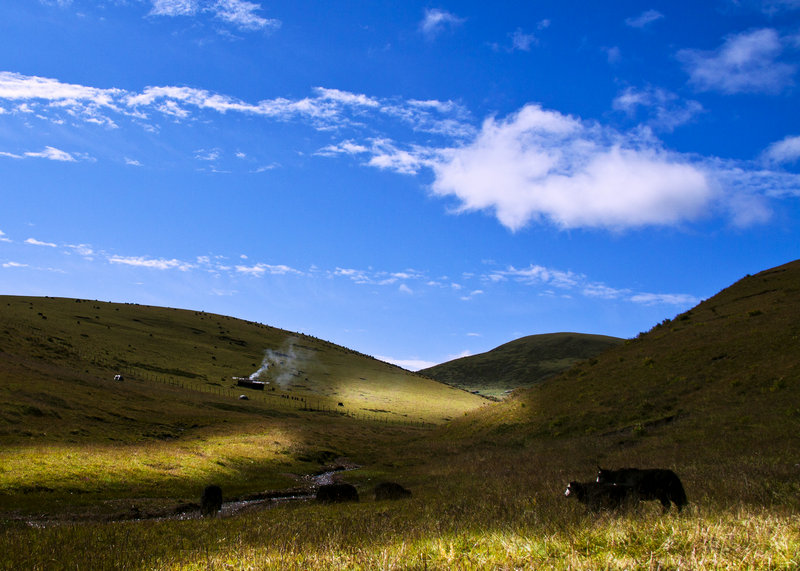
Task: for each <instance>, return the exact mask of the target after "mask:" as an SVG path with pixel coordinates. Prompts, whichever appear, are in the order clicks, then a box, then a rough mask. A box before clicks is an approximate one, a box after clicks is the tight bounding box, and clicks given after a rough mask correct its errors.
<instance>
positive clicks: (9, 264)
mask: <svg viewBox="0 0 800 571" xmlns="http://www.w3.org/2000/svg"><path fill="white" fill-rule="evenodd" d="M3 267H4V268H29V267H30V266H29V265H28V264H20V263H19V262H4V263H3Z"/></svg>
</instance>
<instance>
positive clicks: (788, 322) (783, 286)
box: [448, 261, 800, 469]
mask: <svg viewBox="0 0 800 571" xmlns="http://www.w3.org/2000/svg"><path fill="white" fill-rule="evenodd" d="M448 430H453V431H459V430H461V431H465V434H471V435H472V436H473V437H477V435H478V434H481V435H483V436H484V437H485V436H491V435H495V436H498V435H505V436H504V438H511V439H513V440H516V441H518V442H520V443H524V442H531V441H533V440H537V439H538V440H543V439H544V440H547V439H552V438H556V439H558V438H564V437H581V436H585V437H588V438H590V439H591V440H592V441H593V443H594V444H593V446H594V447H595V449H596V451H597V452H596V454H595V456H596V457H598V458H602V457H604V456H605V455H608V457H611V458H616V457H623V456H624V455H625V454H629V453H630V450H631V447H633V448H636V449H638V448H647V447H648V446H649V447H652V448H654V449H655V448H659V449H662V450H671V451H672V452H671V454H672V456H673V457H674V455H675V454H678V455H680V456H681V457H682V458H683V460H684V461H687V462H688V461H690V460H691V459H692V455H699V457H702V458H706V459H707V458H709V457H717V455H718V454H719V453H721V452H722V451H727V452H728V453H730V454H731V457H730V460H731V461H734V460H736V461H741V460H742V459H743V458H744V457H748V458H750V459H752V458H753V457H754V455H756V456H757V457H758V458H761V459H765V458H767V457H771V458H773V459H774V458H781V459H782V460H781V462H785V461H786V457H787V453H788V451H792V452H791V453H792V454H800V441H798V439H797V434H798V431H800V261H795V262H791V263H788V264H785V265H783V266H780V267H777V268H773V269H770V270H766V271H763V272H761V273H759V274H756V275H753V276H747V277H745V278H743V279H741V280H740V281H738V282H737V283H735V284H733V285H732V286H730V287H728V288H726V289H725V290H723V291H721V292H720V293H718V294H717V295H715V296H713V297H711V298H710V299H708V300H705V301H703V302H702V303H700V304H699V305H698V306H696V307H695V308H693V309H691V310H689V311H687V312H685V313H683V314H680V315H678V316H676V317H675V319H671V320H670V319H667V320H665V321H663V322H662V323H659V324H658V325H656V326H655V327H653V328H652V329H651V330H650V331H648V332H646V333H642V334H640V335H639V337H638V338H636V339H634V340H630V341H627V342H625V343H624V344H622V345H620V346H618V347H616V348H613V349H610V350H609V351H606V352H604V353H602V354H600V355H598V356H597V357H595V358H593V359H590V360H589V361H586V362H583V363H581V364H579V365H577V366H576V367H573V368H572V369H570V370H568V371H566V372H564V373H562V374H560V375H558V376H556V377H553V378H551V379H548V380H547V381H545V382H543V383H541V384H539V385H536V386H535V387H532V388H529V389H525V390H520V391H517V392H516V393H514V395H513V397H512V398H510V399H508V400H507V401H505V402H504V403H502V404H501V405H499V406H495V407H491V409H487V410H484V411H478V412H476V413H475V414H473V415H470V417H469V418H468V419H462V420H461V421H459V422H458V423H457V426H452V427H449V428H448ZM787 469H788V468H787Z"/></svg>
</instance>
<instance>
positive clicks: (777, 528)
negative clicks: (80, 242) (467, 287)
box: [0, 262, 800, 569]
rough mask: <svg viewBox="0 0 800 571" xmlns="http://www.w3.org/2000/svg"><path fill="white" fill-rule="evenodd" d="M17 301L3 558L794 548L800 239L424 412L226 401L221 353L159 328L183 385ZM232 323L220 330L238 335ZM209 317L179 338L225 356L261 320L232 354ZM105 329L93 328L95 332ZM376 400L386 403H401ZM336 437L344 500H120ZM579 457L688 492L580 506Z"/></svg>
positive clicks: (326, 447) (175, 495)
mask: <svg viewBox="0 0 800 571" xmlns="http://www.w3.org/2000/svg"><path fill="white" fill-rule="evenodd" d="M32 301H33V304H34V308H33V309H30V310H28V309H26V308H25V307H24V305H23V306H22V308H21V309H20V310H19V311H20V313H21V315H20V314H15V315H16V317H15V318H14V320H9V321H7V322H6V324H5V325H4V327H5V330H6V331H12V332H15V333H20V332H24V331H28V330H26V329H25V325H24V323H26V319H25V318H24V317H25V316H26V315H28V316H29V317H30V318H31V319H28V322H29V327H38V328H39V332H38V333H35V334H29V335H28V337H29V339H26V338H25V337H24V336H19V335H16V336H15V335H11V336H9V335H6V336H5V337H0V350H1V351H2V352H1V353H0V364H2V365H1V366H2V369H0V371H1V372H2V375H3V376H2V377H0V380H2V385H0V390H3V391H5V392H4V394H3V395H2V397H3V404H2V405H0V406H1V407H2V408H0V415H2V416H0V421H1V422H2V423H3V424H2V425H0V428H1V429H2V433H0V438H2V443H3V447H2V449H0V456H2V458H0V569H6V568H7V569H75V568H79V569H311V568H313V569H527V568H533V569H536V568H554V569H795V568H797V567H798V566H800V527H798V525H797V521H798V516H800V466H798V458H800V438H798V436H797V435H798V429H799V428H800V412H798V411H800V325H799V324H800V263H798V262H794V263H792V264H787V265H786V266H782V267H780V268H774V269H772V270H769V271H766V272H762V273H761V274H758V275H755V276H748V277H746V278H744V279H743V280H741V281H740V282H738V283H736V284H734V285H733V286H731V287H730V288H728V289H726V290H725V291H723V292H720V294H718V295H717V296H714V297H713V298H711V299H709V300H706V301H705V302H703V303H701V304H700V305H699V306H698V307H696V308H694V309H693V310H691V311H690V312H687V313H685V314H682V315H679V316H676V318H675V319H673V320H668V321H665V322H663V323H661V324H658V325H657V326H655V327H654V328H653V329H652V330H651V331H648V332H646V333H643V334H641V335H640V336H639V337H638V338H637V339H634V340H630V341H628V342H626V343H624V344H622V345H620V346H618V347H614V348H612V349H610V350H609V351H607V352H605V353H603V354H601V355H598V356H596V357H593V358H591V359H588V360H585V361H583V362H581V363H579V364H577V365H576V366H575V367H573V368H572V369H570V370H569V371H567V372H565V373H562V374H561V375H558V376H555V377H553V378H550V379H548V380H547V381H545V382H542V383H540V384H538V385H536V386H535V387H533V388H529V389H523V390H520V391H517V392H515V393H514V394H513V395H511V397H510V398H508V399H507V400H505V401H504V402H501V403H495V404H490V405H481V404H480V401H464V402H466V403H468V404H467V405H463V404H462V405H459V406H461V407H462V408H461V409H458V408H453V407H454V406H455V405H452V404H451V405H450V406H451V408H450V409H448V410H443V409H441V408H437V406H440V405H436V406H434V405H432V404H430V403H429V404H426V405H425V406H427V407H428V408H427V409H424V408H423V409H422V410H426V411H428V412H425V414H420V413H417V415H418V416H417V417H416V418H419V419H425V422H422V421H420V422H417V423H416V424H410V423H407V424H402V423H387V422H386V421H385V420H383V421H381V418H382V417H385V416H386V414H387V413H370V414H366V413H367V411H364V412H365V414H364V416H347V415H345V414H341V413H340V411H339V410H338V406H335V407H333V408H332V409H330V410H323V411H319V410H316V411H312V410H307V409H305V408H304V407H302V406H298V405H297V404H296V403H298V402H300V401H292V400H289V399H284V398H278V399H272V398H266V397H265V398H264V399H261V400H259V399H255V400H251V401H245V402H241V401H238V400H237V399H235V396H233V395H232V394H230V395H229V394H228V393H225V392H224V391H228V390H232V389H231V388H230V387H224V386H215V385H213V384H212V383H213V382H219V383H220V385H224V382H226V381H223V380H222V377H223V376H225V377H227V376H228V375H227V373H225V372H224V371H225V369H222V368H216V366H217V365H215V364H214V363H211V364H208V363H207V361H214V360H211V359H206V358H204V359H202V361H203V362H204V363H206V364H207V365H208V366H209V367H210V368H209V369H203V368H202V367H196V366H194V365H192V364H191V363H190V359H189V357H185V356H179V357H178V358H177V359H175V360H173V361H170V360H169V359H168V358H167V355H166V354H165V355H163V356H161V355H160V354H159V353H158V348H157V347H156V345H157V344H155V343H154V345H153V353H152V354H151V357H150V358H149V359H148V360H147V361H146V362H147V363H153V364H154V365H153V366H157V367H159V368H162V369H167V368H168V367H170V366H171V367H173V368H177V369H179V370H181V371H184V372H191V373H193V374H198V375H204V377H202V378H196V379H193V380H191V381H190V382H193V383H197V384H196V388H197V389H198V390H189V389H188V388H186V387H180V386H175V385H169V384H164V383H161V382H155V381H153V380H151V379H147V378H142V376H139V377H134V378H133V379H132V380H130V381H127V380H126V381H125V382H124V383H114V382H113V381H109V380H108V374H109V373H111V372H113V371H114V369H115V362H114V358H115V354H114V351H109V354H108V355H102V359H104V360H103V361H101V359H100V358H97V357H94V356H90V357H87V356H86V355H89V354H91V355H95V353H94V352H89V351H87V352H86V353H84V352H83V350H82V349H80V350H79V349H77V343H75V342H73V339H74V338H73V337H68V336H67V334H66V333H65V332H63V330H59V329H57V328H54V329H48V328H45V327H42V323H41V322H45V321H46V322H51V320H52V321H53V322H57V321H58V320H57V319H56V318H55V317H51V315H54V313H51V314H50V315H48V313H47V312H46V311H43V310H42V309H40V307H41V306H38V307H37V303H36V302H37V300H32ZM6 303H8V302H6ZM25 303H29V301H28V300H26V301H25ZM59 303H62V301H59ZM73 303H74V302H73ZM82 303H92V302H82ZM76 305H80V304H76ZM96 305H97V304H96ZM1 307H2V306H0V308H1ZM100 307H102V306H100ZM109 309H110V311H111V312H113V313H114V314H116V313H118V312H117V310H116V309H115V308H114V307H113V306H112V307H110V308H109ZM23 310H25V311H28V312H32V313H25V311H23ZM119 311H120V312H121V311H123V308H122V307H120V310H119ZM159 311H162V310H159ZM163 311H164V312H165V314H166V315H168V316H169V315H171V314H172V315H176V316H178V315H185V314H183V313H182V312H172V311H171V310H163ZM39 312H41V313H43V314H44V315H45V316H47V319H46V320H45V319H43V318H42V316H39V315H38V313H39ZM136 313H137V312H136V311H133V313H132V314H131V317H135V316H136ZM81 315H85V316H89V315H88V314H86V313H85V312H84V313H81ZM98 315H100V314H98ZM103 315H104V314H103ZM103 315H100V321H102V319H103ZM112 315H113V314H112ZM73 317H74V316H73ZM198 317H199V316H198ZM204 317H205V316H204ZM135 318H136V319H140V318H139V317H135ZM109 319H110V317H109ZM213 319H216V320H219V318H218V317H214V318H213ZM37 320H38V321H37ZM167 321H168V322H169V320H167ZM49 325H50V323H48V327H49ZM82 325H83V324H81V326H82ZM111 325H112V328H111V331H113V329H114V328H115V326H114V324H111ZM121 325H122V324H120V326H121ZM252 326H254V327H257V328H259V329H260V328H263V327H264V326H255V325H252ZM76 327H77V325H76ZM163 327H165V328H166V329H167V330H170V328H171V327H173V326H171V325H168V324H166V325H163ZM238 327H239V325H238V324H236V327H234V324H233V323H231V325H230V327H226V328H225V329H224V330H225V333H224V335H225V336H228V337H233V338H235V339H239V340H245V341H247V342H248V344H249V343H251V341H250V340H249V338H246V337H245V336H244V334H242V333H240V332H239V331H240V330H239V329H237V328H238ZM248 327H249V326H248ZM198 328H199V327H198ZM245 329H247V327H245ZM58 331H62V333H58ZM82 331H83V330H81V332H82ZM92 331H99V329H92ZM106 331H109V330H108V329H106ZM147 331H148V330H145V334H144V341H147V338H148V335H147V334H146V333H147ZM228 331H230V332H231V333H237V334H235V335H230V334H229V333H228ZM150 332H153V333H154V336H158V334H159V333H158V329H155V330H150ZM206 333H208V332H206ZM89 335H91V333H90V334H89ZM196 335H197V336H198V337H200V335H201V334H199V333H198V334H196ZM220 335H222V333H221V332H218V331H216V330H215V331H214V336H212V337H211V339H212V341H210V347H209V346H208V345H206V346H203V345H198V346H197V347H199V348H203V347H205V348H206V349H207V350H210V348H213V349H214V351H215V353H214V355H215V356H216V357H217V361H222V362H223V363H228V366H229V367H230V368H231V369H235V370H236V371H237V373H238V372H239V371H240V370H241V369H242V368H244V369H247V366H248V364H250V365H252V364H253V363H256V364H258V361H257V359H256V357H258V355H259V352H260V351H263V349H260V347H262V346H263V345H265V344H264V343H263V342H262V344H261V345H259V350H253V351H252V353H251V354H250V355H247V358H246V359H244V360H243V361H241V362H240V361H235V359H236V358H238V357H236V355H238V354H239V353H240V352H243V347H242V346H241V345H238V344H236V343H234V344H233V345H228V346H225V345H224V344H220V343H219V338H218V337H219V336H220ZM48 337H52V338H53V339H54V340H56V338H57V337H58V338H59V339H66V340H67V341H68V342H69V343H70V344H71V348H70V347H69V346H67V348H68V351H67V352H66V353H63V354H55V355H54V351H53V350H52V349H47V348H45V347H43V346H42V343H43V342H42V339H47V338H48ZM78 337H79V338H80V339H84V338H81V337H80V333H78ZM126 337H127V339H134V337H131V336H126ZM215 337H216V340H215V341H214V340H213V339H214V338H215ZM165 338H169V335H166V336H165ZM258 339H261V337H258ZM282 339H283V338H282V337H281V338H278V341H279V342H282ZM101 340H102V336H99V339H98V341H97V347H98V348H100V349H101V350H102V348H105V347H110V346H111V345H103V344H102V343H101ZM312 341H315V340H307V339H303V341H302V343H303V344H306V343H308V344H309V345H310V344H311V343H312ZM48 343H49V345H48V346H52V345H54V342H48ZM127 343H130V344H131V345H133V346H135V347H137V346H139V345H137V343H138V344H141V343H142V342H141V341H135V340H134V341H133V342H132V341H127ZM253 343H255V342H253ZM56 344H57V343H56ZM214 345H216V347H214ZM118 346H119V347H120V350H124V348H125V346H126V344H124V345H121V346H120V345H118ZM81 347H82V346H81ZM228 347H230V351H228ZM315 347H317V346H315ZM319 347H321V345H320V346H319ZM222 348H225V351H223V350H222ZM193 350H194V353H192V351H187V353H188V354H195V355H196V354H199V355H207V353H203V352H202V351H200V350H198V349H194V348H193ZM324 350H327V349H322V348H321V349H320V351H319V353H322V352H323V351H324ZM331 350H332V351H334V353H333V354H334V355H341V357H340V358H341V362H340V366H341V369H340V370H341V371H343V373H342V376H341V378H343V379H346V380H347V382H345V381H342V382H341V383H339V384H338V385H337V389H336V390H337V391H341V390H343V389H342V388H341V387H343V386H344V385H346V384H348V383H352V382H353V381H362V379H361V377H364V378H366V379H372V378H377V377H378V374H377V373H370V374H364V373H363V372H361V371H362V367H364V368H366V369H367V370H368V368H369V367H380V366H381V365H380V364H377V362H375V361H374V360H370V359H367V358H364V357H363V356H359V355H356V354H353V353H351V352H347V351H346V350H344V349H341V348H335V347H334V348H332V349H331ZM93 351H94V350H93ZM159 359H161V360H159ZM325 359H328V360H327V361H325V362H327V363H335V360H334V359H333V357H325ZM126 360H127V361H129V362H130V361H132V360H133V359H132V358H130V359H126ZM108 361H110V364H104V363H106V362H108ZM142 362H145V361H142ZM170 363H172V364H170ZM329 367H330V368H329V369H328V370H329V371H331V372H332V374H331V376H332V377H333V376H334V375H335V373H334V372H333V371H334V367H333V366H331V365H329ZM134 370H137V369H134ZM297 370H302V371H306V370H311V369H310V367H309V368H308V369H307V368H306V367H299V368H298V369H297ZM379 370H380V369H379ZM151 373H152V374H155V372H152V371H151ZM162 374H163V373H162ZM387 374H388V373H387ZM401 374H402V373H401ZM303 376H304V377H305V375H303ZM312 376H314V375H309V378H311V377H312ZM185 378H186V379H187V381H189V377H185ZM54 379H57V382H54V381H53V380H54ZM303 382H305V381H303ZM332 382H333V383H334V384H336V381H335V380H334V381H332ZM362 382H363V381H362ZM413 382H415V378H414V377H413V376H409V379H408V383H409V384H411V383H413ZM301 384H302V383H301ZM378 385H380V383H378ZM187 386H188V385H187ZM423 386H424V385H423ZM209 387H211V388H216V389H217V390H219V391H222V392H217V393H214V392H208V391H207V390H206V389H208V388H209ZM201 389H202V390H201ZM308 389H309V390H307V391H306V392H305V393H303V394H304V395H305V396H306V397H311V396H313V395H315V394H316V395H321V397H327V398H329V397H330V396H333V398H335V399H339V398H341V396H340V395H341V394H343V393H341V392H340V393H339V394H337V395H325V391H327V390H330V389H329V388H327V387H326V386H324V383H322V382H320V385H319V386H308ZM297 390H299V389H297ZM348 390H353V389H348ZM372 390H376V391H377V390H378V389H377V388H376V389H372ZM449 390H452V389H449ZM287 394H288V393H287ZM353 394H358V393H353ZM447 394H449V393H447ZM452 394H456V393H452ZM458 394H466V393H463V392H462V393H458ZM469 396H472V395H469ZM371 398H374V397H371ZM405 398H406V399H408V403H409V404H408V405H406V406H408V407H410V408H413V406H414V404H413V397H411V396H406V397H405ZM426 398H434V397H433V396H431V394H430V393H429V394H428V396H427V397H426ZM437 398H438V397H437ZM473 398H476V397H473ZM278 403H281V405H280V406H279V405H278ZM291 403H295V404H294V405H293V404H291ZM387 404H391V401H387ZM361 406H362V408H379V407H380V406H382V405H378V404H373V403H372V402H371V401H370V399H365V401H364V404H363V405H361ZM34 409H35V410H34ZM391 410H393V411H397V412H395V413H394V416H395V417H396V418H399V419H403V418H405V417H402V414H409V418H411V417H412V416H413V415H414V411H413V410H409V409H403V408H392V409H391ZM404 410H407V412H402V411H404ZM373 415H374V416H373ZM98 418H99V419H102V420H98ZM444 418H452V420H450V421H444V420H443V419H444ZM337 456H340V457H347V458H348V459H349V461H350V462H352V463H354V464H357V465H359V466H361V468H360V469H358V470H354V471H351V472H346V473H341V474H340V477H341V478H342V479H344V480H346V481H348V482H351V483H353V484H354V485H356V487H357V488H358V490H359V492H360V493H361V495H362V502H360V503H358V504H348V505H339V506H324V505H318V504H315V503H313V502H311V503H309V502H302V501H298V502H291V503H275V504H269V507H267V508H266V509H261V510H258V511H252V512H247V513H245V514H241V515H238V516H234V517H224V518H216V519H199V518H196V519H186V520H175V519H163V520H162V519H152V518H144V519H130V517H129V516H127V520H126V516H125V514H130V513H134V512H135V513H141V514H156V513H159V510H169V509H172V508H174V506H175V505H177V504H179V503H181V502H187V501H197V498H198V496H199V493H200V490H201V489H202V486H203V485H205V484H206V483H208V482H210V481H216V482H219V483H221V484H222V486H223V490H224V491H225V494H226V496H227V497H230V496H237V495H245V494H247V493H252V492H257V491H263V490H269V489H279V488H286V487H291V486H296V485H298V481H299V480H298V479H297V478H296V476H300V475H302V474H308V473H310V472H313V471H316V470H319V469H321V468H322V467H324V466H325V465H326V464H328V463H329V462H331V461H332V459H333V458H336V457H337ZM597 464H602V465H603V466H607V467H622V466H628V465H632V466H642V467H647V466H660V467H667V468H671V469H673V470H675V471H676V472H677V473H678V474H679V475H680V477H681V479H682V481H683V483H684V486H685V488H686V491H687V494H688V497H689V502H690V505H689V506H688V508H687V509H685V510H684V511H683V512H681V513H674V512H673V513H669V514H666V515H662V514H661V513H660V509H659V506H657V505H655V504H656V502H646V503H643V504H642V505H641V506H640V507H639V508H638V509H636V510H633V511H630V512H623V513H601V514H592V513H587V512H586V511H585V510H584V509H583V508H582V506H580V505H579V504H577V503H575V502H574V500H570V499H568V498H565V497H564V496H563V490H564V486H565V485H566V483H567V482H568V481H570V480H591V479H592V478H593V476H594V473H595V471H596V466H597ZM383 480H394V481H398V482H400V483H402V484H403V485H405V486H407V487H408V488H410V489H411V490H412V491H413V492H414V496H413V498H412V499H410V500H403V501H399V502H376V501H373V500H372V498H371V497H370V495H369V490H370V489H371V488H372V486H374V485H375V484H376V483H377V482H379V481H383ZM109 518H110V519H111V520H112V521H106V520H107V519H109ZM54 519H55V520H59V521H60V522H61V523H54V522H53V521H52V520H54Z"/></svg>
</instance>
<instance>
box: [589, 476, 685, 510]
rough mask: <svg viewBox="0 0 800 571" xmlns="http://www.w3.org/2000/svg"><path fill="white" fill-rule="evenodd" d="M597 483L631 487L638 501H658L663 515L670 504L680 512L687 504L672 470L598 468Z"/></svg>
mask: <svg viewBox="0 0 800 571" xmlns="http://www.w3.org/2000/svg"><path fill="white" fill-rule="evenodd" d="M597 483H598V484H618V485H625V486H633V488H634V489H635V490H636V493H637V494H639V498H640V499H642V500H658V501H660V502H661V506H662V507H663V511H664V513H666V512H668V511H669V508H670V507H671V505H672V504H675V507H677V508H678V511H681V510H682V509H683V506H685V505H686V504H687V503H689V502H688V500H687V499H686V492H685V491H684V489H683V484H682V483H681V480H680V478H678V475H677V474H676V473H675V472H673V471H672V470H665V469H660V468H652V469H647V470H641V469H639V468H622V469H620V470H604V469H603V468H601V467H600V466H598V467H597Z"/></svg>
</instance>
